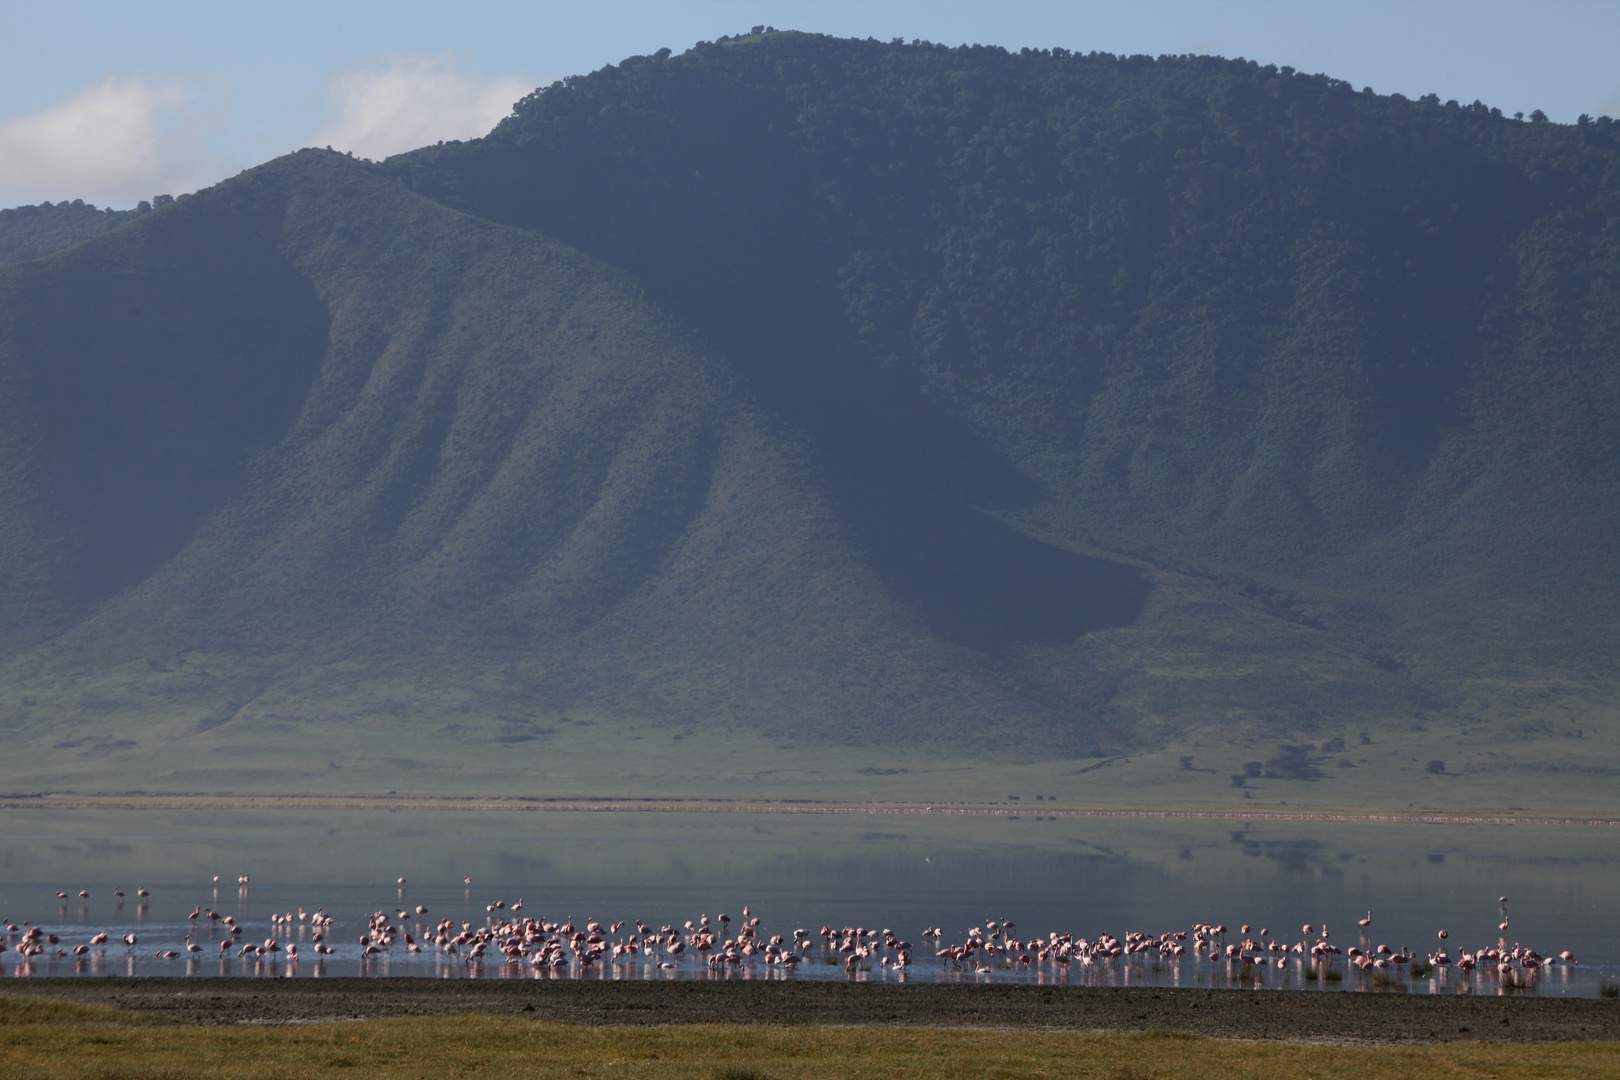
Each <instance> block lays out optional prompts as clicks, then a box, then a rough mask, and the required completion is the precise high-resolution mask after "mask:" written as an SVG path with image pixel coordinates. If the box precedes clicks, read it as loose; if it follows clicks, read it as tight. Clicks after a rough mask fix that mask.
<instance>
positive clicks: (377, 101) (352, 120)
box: [315, 56, 535, 158]
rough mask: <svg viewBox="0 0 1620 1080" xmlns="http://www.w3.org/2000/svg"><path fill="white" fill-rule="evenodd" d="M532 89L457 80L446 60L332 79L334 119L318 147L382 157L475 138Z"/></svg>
mask: <svg viewBox="0 0 1620 1080" xmlns="http://www.w3.org/2000/svg"><path fill="white" fill-rule="evenodd" d="M534 85H535V84H533V83H531V82H530V81H529V80H527V79H519V78H515V77H507V78H503V79H494V80H486V79H478V78H473V77H471V76H467V75H460V74H457V72H456V70H455V68H454V67H453V66H452V64H451V63H450V61H449V59H448V58H446V57H442V56H396V57H393V58H391V59H390V60H389V63H388V67H387V69H386V70H384V71H348V72H344V73H343V74H341V75H338V76H337V77H336V78H334V79H333V80H332V84H331V87H330V91H329V94H330V100H331V106H332V110H333V112H334V113H335V115H334V116H333V117H332V119H331V121H330V122H329V123H328V124H327V125H326V127H325V128H323V129H322V131H321V132H320V134H319V135H317V136H316V138H315V143H316V145H318V146H331V147H332V148H333V149H336V150H352V151H353V152H354V153H356V154H358V155H359V156H360V157H366V158H385V157H387V156H388V155H390V154H397V153H400V152H402V151H405V150H414V149H415V148H417V147H419V146H426V145H427V144H428V143H433V142H437V141H439V140H440V139H471V138H476V137H477V136H479V135H483V134H485V133H487V132H488V131H489V129H490V128H492V127H494V126H495V124H496V123H497V122H498V121H499V120H501V119H502V118H503V117H505V116H506V115H507V114H508V113H509V112H511V111H512V103H513V102H515V101H517V100H518V98H520V97H522V96H523V95H525V94H527V93H528V92H529V91H530V90H532V89H533V88H534Z"/></svg>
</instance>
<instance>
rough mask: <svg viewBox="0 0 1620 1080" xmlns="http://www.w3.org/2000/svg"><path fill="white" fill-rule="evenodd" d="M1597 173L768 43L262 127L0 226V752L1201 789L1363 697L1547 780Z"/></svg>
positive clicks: (441, 777) (480, 771)
mask: <svg viewBox="0 0 1620 1080" xmlns="http://www.w3.org/2000/svg"><path fill="white" fill-rule="evenodd" d="M1617 164H1620V136H1617V134H1616V132H1615V129H1614V127H1613V125H1612V124H1609V123H1607V122H1606V121H1605V122H1599V123H1595V124H1583V125H1580V126H1577V127H1560V126H1558V125H1552V124H1545V123H1520V122H1516V121H1513V120H1508V119H1505V118H1502V117H1500V116H1499V115H1492V113H1491V111H1490V110H1488V109H1486V108H1485V107H1483V106H1478V105H1476V106H1475V107H1473V108H1461V107H1455V106H1446V105H1441V104H1440V103H1438V102H1437V101H1421V102H1410V101H1405V100H1403V99H1399V98H1383V97H1376V96H1373V95H1367V94H1359V93H1355V92H1353V91H1352V90H1351V89H1350V88H1349V87H1348V86H1346V85H1345V84H1343V83H1339V82H1337V81H1335V80H1331V79H1326V78H1324V77H1320V76H1303V75H1298V74H1295V73H1292V72H1288V71H1286V70H1284V71H1277V70H1275V69H1267V68H1262V67H1259V66H1257V65H1252V64H1245V63H1241V62H1229V61H1221V60H1217V59H1214V58H1204V57H1185V58H1161V59H1159V60H1157V61H1154V60H1149V59H1147V58H1134V57H1133V58H1119V57H1111V56H1102V55H1097V54H1094V55H1092V56H1080V55H1069V54H1065V53H1062V52H1061V50H1059V51H1056V52H1047V53H1037V52H1026V53H1024V54H1012V53H1007V52H1005V51H1002V50H995V49H980V48H973V49H944V48H939V47H934V46H929V45H926V44H920V43H919V44H916V45H911V46H906V45H898V44H895V45H882V44H878V43H875V42H852V41H840V40H837V39H831V38H820V37H815V36H811V35H801V34H768V35H763V36H754V37H748V38H741V39H728V40H722V41H720V42H715V43H707V44H703V45H699V46H697V47H695V48H694V49H693V50H691V51H690V52H688V53H686V54H682V55H678V56H677V55H671V54H669V53H668V52H667V51H666V52H664V53H661V54H659V55H657V56H653V57H638V58H632V59H631V60H628V61H626V62H624V63H623V64H621V65H618V66H617V67H614V68H609V69H604V70H603V71H601V72H597V73H595V74H593V75H589V76H583V77H579V78H575V79H570V80H566V81H565V82H563V83H560V84H557V85H554V86H552V87H550V88H546V89H544V90H541V91H537V92H536V93H535V94H534V95H531V97H530V98H528V99H525V101H523V102H520V103H519V105H518V107H517V108H516V110H515V112H514V115H513V117H512V118H510V119H509V120H507V121H504V122H503V123H502V124H501V125H500V126H499V127H497V129H496V130H495V131H494V132H493V133H491V135H490V136H488V137H486V138H485V139H482V140H475V141H473V142H469V143H463V144H444V145H442V146H438V147H429V148H425V149H423V150H421V151H417V152H414V153H412V154H408V155H404V156H402V157H399V158H394V159H391V160H390V161H388V162H386V163H383V164H380V165H372V164H369V163H364V162H359V161H355V160H353V159H350V158H347V157H344V156H342V155H337V154H332V153H328V152H321V151H302V152H300V153H298V154H295V155H291V156H289V157H286V158H282V159H278V160H277V161H275V162H272V163H269V164H267V165H265V166H261V167H260V168H258V169H255V170H250V171H249V172H247V173H245V174H243V175H241V176H239V177H237V178H234V179H232V180H230V181H226V182H224V183H222V184H220V185H217V186H216V187H214V188H211V189H209V190H207V191H204V192H201V193H198V194H196V195H193V196H188V197H184V198H182V199H180V200H178V201H177V202H176V203H174V204H173V205H168V206H164V207H161V208H159V209H158V210H156V211H152V212H150V213H147V214H144V215H141V216H139V218H138V219H135V220H132V221H130V222H129V223H127V224H125V225H123V226H122V227H120V228H117V229H114V230H113V231H111V232H108V233H106V234H105V235H100V236H96V237H93V238H91V239H89V240H88V242H84V243H80V244H78V246H75V247H72V248H71V249H70V250H65V251H61V252H60V253H58V254H55V255H51V256H49V257H46V258H42V259H38V260H36V261H31V262H25V263H21V264H19V265H16V266H13V267H9V268H0V730H4V731H5V732H6V734H7V738H8V744H9V745H11V746H13V747H14V748H18V750H19V751H20V752H19V753H17V754H15V755H13V757H12V760H13V762H14V764H13V765H12V766H11V767H10V768H6V769H0V781H4V783H5V784H7V785H11V786H14V787H17V789H19V790H46V789H66V790H128V789H130V788H141V789H145V790H209V791H216V790H217V791H228V790H258V791H306V790H307V791H326V790H348V791H360V790H376V791H380V790H384V789H385V788H398V789H399V790H436V791H460V792H465V793H477V792H484V791H489V792H501V793H514V792H521V793H547V794H550V793H558V792H561V793H565V794H572V793H578V792H581V791H586V790H588V789H598V790H601V789H605V788H606V787H611V788H612V789H613V790H615V791H623V790H627V789H629V790H638V791H639V790H646V791H654V790H656V791H660V792H671V791H677V792H679V791H684V792H687V793H693V794H703V793H713V792H716V791H732V790H750V791H758V790H776V791H781V792H784V793H787V792H798V793H801V794H802V793H804V792H807V791H838V792H848V791H851V790H857V789H858V790H859V791H861V792H864V793H866V795H867V796H870V795H871V793H872V792H877V793H879V794H881V793H882V792H885V791H889V792H895V793H905V794H906V797H911V796H912V795H917V796H918V797H930V798H934V797H945V796H946V795H947V794H950V793H952V792H956V793H961V792H967V791H977V789H978V788H977V786H978V785H980V783H981V780H982V782H983V783H987V784H992V785H994V786H996V787H1001V786H1006V784H1007V783H1010V782H1011V781H1010V780H1008V779H1007V778H1008V777H1014V776H1017V775H1021V774H1020V773H1019V772H1018V770H1019V769H1021V768H1025V767H1026V766H1028V767H1035V768H1037V771H1039V770H1045V771H1044V772H1041V773H1040V775H1041V776H1042V777H1047V776H1048V775H1050V776H1051V777H1062V776H1070V775H1072V776H1081V775H1084V776H1086V777H1087V778H1088V779H1087V780H1086V781H1085V783H1086V784H1091V783H1092V782H1093V780H1096V781H1098V782H1099V783H1101V784H1102V785H1103V786H1102V787H1101V788H1098V789H1097V790H1107V791H1109V792H1111V793H1112V794H1110V795H1109V797H1110V798H1115V799H1118V798H1127V799H1132V798H1140V797H1146V796H1151V794H1152V792H1147V793H1146V796H1144V794H1143V793H1141V792H1136V793H1134V794H1133V793H1129V792H1128V791H1127V790H1126V789H1123V788H1108V787H1107V784H1108V783H1113V781H1105V780H1104V777H1105V776H1106V775H1108V774H1107V772H1106V771H1105V773H1104V774H1102V775H1101V776H1099V775H1096V774H1093V773H1092V772H1091V767H1090V766H1085V765H1084V763H1083V762H1081V763H1080V764H1079V765H1077V766H1074V767H1069V766H1065V767H1064V768H1065V769H1067V771H1066V772H1065V771H1063V770H1062V769H1059V770H1057V771H1056V772H1054V771H1053V770H1054V769H1056V768H1057V764H1058V763H1061V762H1065V761H1074V760H1075V759H1082V758H1087V757H1088V756H1089V757H1090V759H1091V760H1093V761H1096V760H1104V761H1114V760H1116V759H1120V755H1138V756H1139V755H1142V754H1147V755H1149V758H1151V759H1152V760H1155V761H1159V760H1162V761H1170V760H1171V759H1172V758H1174V757H1175V756H1176V755H1178V754H1179V755H1182V756H1186V755H1188V754H1191V755H1192V756H1193V757H1194V758H1195V759H1196V760H1197V761H1198V762H1199V763H1200V766H1199V768H1200V769H1202V763H1203V762H1205V761H1206V760H1210V761H1213V763H1214V765H1215V767H1214V768H1213V769H1207V770H1203V772H1207V773H1208V779H1207V780H1205V779H1204V778H1203V772H1198V771H1197V770H1194V771H1192V772H1189V768H1190V767H1189V766H1187V765H1186V764H1185V763H1183V764H1182V766H1181V767H1179V768H1176V769H1175V780H1176V782H1177V783H1181V782H1183V781H1185V782H1186V783H1188V784H1191V783H1192V782H1193V781H1195V780H1196V781H1197V783H1198V784H1202V785H1204V786H1203V787H1199V788H1197V789H1196V792H1195V791H1194V788H1190V787H1189V788H1187V789H1186V791H1184V792H1182V794H1180V795H1177V796H1176V798H1178V799H1183V800H1185V799H1188V798H1197V799H1202V800H1212V799H1216V798H1219V799H1229V798H1235V797H1238V796H1239V795H1243V794H1245V793H1246V792H1247V790H1248V789H1242V790H1239V789H1238V788H1235V787H1231V786H1228V785H1227V784H1226V779H1227V777H1226V772H1227V771H1231V770H1232V769H1233V768H1235V767H1237V766H1239V765H1241V764H1242V763H1243V762H1244V761H1245V760H1248V759H1250V758H1253V757H1255V756H1257V755H1259V756H1262V757H1264V756H1270V755H1271V754H1273V753H1275V752H1276V751H1275V750H1274V749H1270V748H1274V746H1275V744H1277V743H1279V742H1286V743H1289V744H1290V745H1294V744H1300V743H1309V744H1311V746H1312V747H1313V748H1314V747H1315V745H1316V744H1317V743H1320V744H1321V748H1322V749H1321V750H1320V751H1319V754H1320V760H1321V761H1322V762H1324V763H1328V765H1327V766H1325V767H1329V768H1330V769H1337V772H1335V773H1334V774H1333V775H1335V776H1338V777H1340V778H1341V780H1342V781H1343V784H1348V783H1351V782H1352V781H1351V779H1347V778H1352V777H1353V776H1360V775H1362V774H1360V773H1353V772H1352V770H1355V769H1357V768H1358V767H1359V768H1362V769H1365V768H1367V767H1368V766H1367V765H1365V764H1364V765H1360V766H1358V765H1357V764H1356V762H1355V761H1354V760H1352V758H1353V755H1354V754H1355V753H1356V751H1355V750H1354V747H1356V746H1358V745H1362V744H1365V743H1367V742H1369V736H1366V735H1361V734H1360V733H1362V732H1369V733H1371V736H1370V739H1371V741H1372V742H1375V743H1379V744H1380V745H1381V744H1382V742H1383V741H1384V740H1388V739H1394V740H1396V742H1397V743H1398V744H1399V745H1400V746H1402V747H1407V746H1408V745H1409V746H1410V747H1411V754H1413V755H1417V758H1418V759H1421V757H1422V756H1423V755H1425V754H1429V753H1438V752H1439V751H1436V750H1433V749H1432V747H1433V746H1439V745H1441V742H1442V741H1443V742H1444V744H1445V745H1446V746H1449V747H1451V749H1448V750H1445V751H1444V753H1446V754H1447V755H1449V756H1450V758H1451V760H1452V762H1453V769H1452V771H1453V772H1454V773H1458V774H1459V775H1462V774H1466V775H1467V776H1469V777H1472V778H1473V779H1471V780H1469V781H1468V784H1470V785H1472V786H1468V787H1467V791H1468V792H1469V793H1470V794H1469V795H1468V796H1467V798H1469V799H1473V800H1475V801H1476V802H1478V803H1481V804H1483V803H1484V802H1485V801H1488V800H1489V799H1491V798H1492V796H1491V795H1490V794H1488V792H1490V791H1491V790H1492V788H1491V786H1490V785H1492V784H1496V785H1498V787H1499V785H1500V783H1501V777H1503V776H1512V777H1515V778H1518V777H1520V776H1521V775H1523V774H1525V771H1526V770H1527V769H1529V770H1531V771H1532V772H1535V773H1536V775H1542V776H1544V775H1547V770H1563V772H1564V773H1567V774H1568V775H1570V776H1578V777H1583V778H1584V780H1583V782H1584V783H1589V784H1597V785H1599V788H1598V789H1595V791H1594V792H1587V793H1586V794H1584V795H1582V798H1588V799H1592V798H1595V799H1597V800H1598V804H1599V805H1601V804H1602V800H1603V799H1604V798H1606V797H1608V796H1604V795H1603V794H1601V792H1603V791H1610V792H1611V794H1612V787H1613V784H1614V782H1615V778H1616V777H1617V776H1620V769H1616V768H1615V766H1617V765H1620V754H1617V753H1616V750H1620V746H1617V747H1616V748H1615V749H1611V748H1610V744H1609V743H1608V741H1607V726H1608V725H1607V721H1608V720H1609V719H1610V718H1612V716H1613V710H1614V706H1615V701H1616V698H1617V694H1616V689H1617V683H1616V671H1615V667H1614V657H1615V655H1617V652H1616V646H1617V645H1620V642H1617V641H1616V633H1615V630H1616V627H1615V619H1614V616H1613V612H1614V611H1615V610H1617V608H1616V601H1617V599H1620V597H1617V596H1616V587H1615V586H1616V582H1617V581H1620V575H1617V573H1616V571H1617V570H1620V567H1617V566H1616V554H1617V551H1616V546H1615V545H1614V544H1613V542H1612V536H1613V534H1614V526H1615V525H1616V524H1617V521H1616V518H1617V517H1620V514H1617V508H1620V500H1617V499H1616V493H1617V486H1620V431H1617V425H1620V366H1617V365H1616V363H1615V361H1616V356H1615V350H1616V347H1617V342H1620V291H1617V287H1616V286H1617V271H1620V258H1617V249H1616V246H1615V245H1616V226H1615V223H1616V220H1617V217H1620V215H1617V214H1616V212H1615V211H1616V208H1617V207H1620V200H1617V199H1616V191H1615V179H1616V177H1617V176H1620V170H1617V169H1616V165H1617ZM1616 737H1617V738H1620V736H1616ZM1566 738H1567V739H1574V740H1578V741H1576V742H1566V741H1565V740H1566ZM1594 739H1597V740H1598V741H1596V742H1594ZM1401 740H1405V741H1401ZM1526 740H1529V744H1528V745H1520V744H1525V743H1526ZM1346 746H1348V747H1350V748H1351V749H1349V750H1346V749H1345V747H1346ZM1194 751H1196V752H1194ZM1401 752H1402V753H1406V751H1405V750H1402V751H1401ZM1292 753H1294V752H1292V751H1290V752H1289V754H1292ZM1311 753H1318V751H1317V750H1315V749H1313V750H1312V751H1311ZM1341 753H1345V754H1350V755H1352V756H1351V757H1345V758H1343V759H1342V760H1341V759H1340V758H1339V757H1337V756H1336V755H1339V754H1341ZM1154 754H1158V755H1159V756H1158V757H1154V756H1153V755H1154ZM1296 756H1297V755H1296ZM1228 758H1230V759H1232V760H1231V761H1230V762H1229V761H1228V760H1227V759H1228ZM1284 759H1286V760H1289V761H1292V760H1295V758H1294V757H1290V756H1288V754H1284V755H1283V756H1282V757H1280V758H1279V759H1278V760H1284ZM1329 759H1331V762H1330V761H1329ZM1143 760H1144V761H1147V760H1149V759H1143ZM1402 760H1405V759H1404V758H1403V759H1402ZM975 762H977V763H981V764H982V769H981V771H980V772H978V773H976V772H975V769H976V768H980V767H979V766H975V765H973V764H972V763H975ZM1332 762H1337V764H1336V765H1333V764H1332ZM1459 762H1465V763H1466V764H1459ZM930 763H932V764H930ZM1021 763H1022V764H1021ZM1419 764H1421V761H1419ZM1164 767H1167V766H1153V768H1161V769H1162V768H1164ZM1082 768H1083V769H1084V770H1085V771H1084V772H1083V773H1082V772H1081V771H1080V770H1081V769H1082ZM1140 768H1145V769H1147V770H1148V771H1147V772H1145V773H1143V772H1140V771H1138V772H1135V773H1131V774H1130V776H1131V780H1130V781H1129V783H1130V784H1139V783H1140V778H1141V777H1142V776H1150V775H1160V776H1161V779H1162V773H1161V774H1154V773H1153V772H1152V768H1150V767H1149V766H1148V765H1143V766H1141V767H1140ZM1402 768H1403V769H1404V768H1406V766H1402ZM1008 770H1011V771H1010V772H1009V771H1008ZM1272 771H1273V772H1275V771H1277V770H1272ZM1293 771H1295V772H1299V773H1300V780H1299V782H1300V783H1304V782H1307V780H1308V774H1309V773H1311V772H1315V773H1316V774H1317V775H1323V770H1322V769H1320V768H1314V767H1313V769H1311V770H1304V771H1301V770H1293ZM1116 772H1117V770H1116ZM1413 773H1414V775H1412V776H1411V777H1410V778H1408V779H1400V778H1399V777H1394V776H1382V777H1380V779H1379V781H1378V783H1379V784H1381V785H1384V786H1382V787H1378V788H1377V790H1376V792H1373V793H1371V794H1366V793H1364V794H1362V795H1359V796H1350V795H1344V794H1342V793H1343V792H1344V790H1345V788H1344V787H1343V784H1340V785H1338V786H1333V785H1332V784H1330V785H1329V786H1328V787H1324V788H1320V790H1321V791H1330V790H1331V791H1337V792H1340V793H1341V794H1340V795H1337V796H1333V797H1336V798H1340V799H1341V800H1342V801H1351V800H1352V799H1353V798H1361V799H1363V801H1365V800H1366V799H1376V800H1383V801H1404V799H1405V796H1406V795H1407V794H1409V793H1410V791H1411V790H1415V787H1414V785H1417V784H1419V783H1420V781H1421V777H1422V775H1424V774H1422V773H1421V771H1420V770H1418V769H1417V768H1415V767H1414V769H1413ZM1119 775H1121V776H1124V775H1125V774H1124V773H1119ZM1369 775H1370V774H1369ZM976 776H977V778H976ZM929 777H932V779H929ZM1054 782H1056V781H1054ZM1061 782H1062V783H1064V784H1066V785H1069V784H1074V783H1080V781H1077V780H1076V781H1070V780H1062V781H1061ZM1514 782H1515V783H1517V782H1519V780H1518V779H1515V780H1514ZM1525 782H1531V781H1528V780H1526V781H1525ZM850 783H855V784H856V788H854V789H852V788H849V787H848V785H849V784H850ZM1119 783H1125V781H1123V780H1122V781H1119ZM1355 783H1358V784H1359V783H1361V781H1359V780H1357V781H1355ZM739 785H742V787H739ZM784 785H785V786H784ZM840 785H843V786H840ZM1403 785H1405V786H1403ZM1206 789H1207V790H1206ZM1178 790H1179V789H1178ZM1368 790H1369V791H1370V790H1371V789H1368ZM1459 790H1462V789H1461V788H1459ZM1189 793H1191V794H1189ZM1071 796H1074V792H1072V791H1067V790H1066V791H1065V797H1066V798H1068V797H1071ZM1099 797H1100V796H1099ZM1321 797H1324V798H1325V797H1328V796H1325V795H1324V796H1321ZM1459 797H1461V796H1459ZM1509 797H1511V796H1509Z"/></svg>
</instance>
